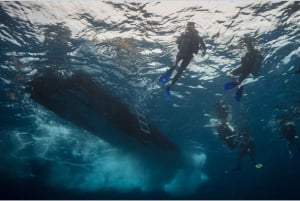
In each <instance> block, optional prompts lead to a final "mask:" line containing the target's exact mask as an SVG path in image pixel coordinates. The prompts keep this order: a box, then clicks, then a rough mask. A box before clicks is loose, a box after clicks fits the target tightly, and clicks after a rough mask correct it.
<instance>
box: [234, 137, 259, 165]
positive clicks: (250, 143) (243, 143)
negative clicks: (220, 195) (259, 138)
mask: <svg viewBox="0 0 300 201" xmlns="http://www.w3.org/2000/svg"><path fill="white" fill-rule="evenodd" d="M236 146H238V148H239V153H238V159H237V167H236V168H234V169H233V170H232V171H240V170H241V160H242V158H244V157H245V156H247V155H248V156H249V157H250V159H251V162H252V163H253V165H254V166H255V167H256V168H261V167H262V164H259V163H258V164H257V163H256V162H255V158H254V156H255V147H254V140H253V138H252V137H251V136H250V135H249V134H248V132H247V131H242V132H240V133H239V134H238V136H237V137H236Z"/></svg>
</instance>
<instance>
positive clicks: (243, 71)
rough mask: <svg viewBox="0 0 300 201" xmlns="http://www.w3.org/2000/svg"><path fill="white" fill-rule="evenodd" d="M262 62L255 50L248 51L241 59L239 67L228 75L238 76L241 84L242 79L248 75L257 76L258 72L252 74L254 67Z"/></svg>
mask: <svg viewBox="0 0 300 201" xmlns="http://www.w3.org/2000/svg"><path fill="white" fill-rule="evenodd" d="M261 61H262V56H261V54H260V53H259V52H258V51H257V50H254V49H252V50H250V51H248V52H247V53H246V55H245V56H244V57H243V58H242V61H241V63H242V64H241V66H240V67H238V68H236V69H234V70H233V71H232V72H231V73H230V74H232V75H240V77H239V82H240V83H241V82H242V81H243V80H244V79H246V78H247V77H248V76H249V75H250V73H252V74H253V75H255V76H257V75H258V72H255V73H254V72H253V71H254V70H255V69H254V68H255V67H256V65H261V64H260V63H258V62H261Z"/></svg>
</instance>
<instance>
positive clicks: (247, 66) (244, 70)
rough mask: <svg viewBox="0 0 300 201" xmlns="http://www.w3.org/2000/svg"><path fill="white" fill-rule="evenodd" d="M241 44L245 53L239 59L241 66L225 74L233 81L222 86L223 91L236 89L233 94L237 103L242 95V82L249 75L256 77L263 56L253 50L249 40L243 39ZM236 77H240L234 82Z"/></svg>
mask: <svg viewBox="0 0 300 201" xmlns="http://www.w3.org/2000/svg"><path fill="white" fill-rule="evenodd" d="M243 42H244V43H245V44H246V47H247V53H246V54H245V56H243V57H242V59H241V66H240V67H238V68H236V69H234V70H233V71H231V72H230V73H228V74H227V76H228V77H230V78H231V79H233V80H234V81H231V82H227V83H225V85H224V89H225V90H229V89H232V88H234V87H237V91H236V93H235V99H236V100H237V101H240V99H241V97H242V94H243V86H242V85H241V84H242V82H243V81H244V80H245V79H246V78H247V77H248V76H249V75H250V74H252V75H253V76H258V75H259V69H260V67H261V63H262V61H263V56H262V55H261V53H260V52H259V51H258V50H256V49H255V48H254V45H253V42H252V39H251V38H249V37H245V38H244V39H243ZM237 75H240V76H239V78H238V80H236V76H237Z"/></svg>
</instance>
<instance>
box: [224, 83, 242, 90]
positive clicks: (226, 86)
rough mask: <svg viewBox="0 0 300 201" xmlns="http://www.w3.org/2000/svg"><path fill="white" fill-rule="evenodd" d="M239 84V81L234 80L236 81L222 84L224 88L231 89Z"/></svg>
mask: <svg viewBox="0 0 300 201" xmlns="http://www.w3.org/2000/svg"><path fill="white" fill-rule="evenodd" d="M239 84H240V83H239V82H236V81H231V82H227V83H225V84H224V90H229V89H233V88H234V87H236V86H237V85H239Z"/></svg>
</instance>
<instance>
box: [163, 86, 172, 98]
mask: <svg viewBox="0 0 300 201" xmlns="http://www.w3.org/2000/svg"><path fill="white" fill-rule="evenodd" d="M170 90H171V89H170V87H167V88H166V90H165V92H164V95H165V97H166V98H171V92H170Z"/></svg>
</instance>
